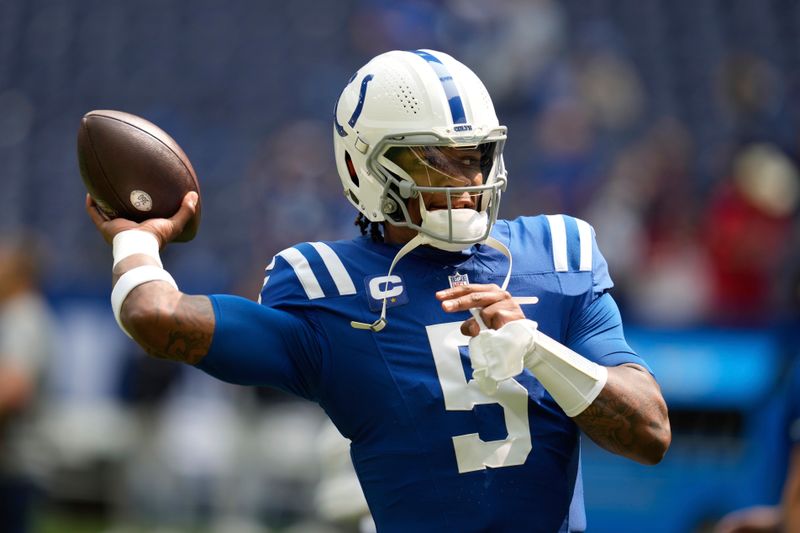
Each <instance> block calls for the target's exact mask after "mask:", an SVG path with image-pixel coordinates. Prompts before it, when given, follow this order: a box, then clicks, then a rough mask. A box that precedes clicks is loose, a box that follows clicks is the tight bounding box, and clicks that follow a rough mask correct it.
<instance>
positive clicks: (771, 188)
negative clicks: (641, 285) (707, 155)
mask: <svg viewBox="0 0 800 533" xmlns="http://www.w3.org/2000/svg"><path fill="white" fill-rule="evenodd" d="M798 200H800V184H799V183H798V175H797V169H796V168H795V166H794V164H793V163H792V162H791V160H789V158H788V157H786V155H784V154H783V153H782V152H781V151H780V150H778V149H776V148H775V147H774V146H771V145H767V144H755V145H749V146H746V147H744V148H743V149H742V150H741V151H740V152H739V153H738V154H737V155H736V156H735V158H734V161H733V169H732V176H731V179H730V180H727V181H725V182H723V183H721V184H720V185H719V186H718V187H717V189H716V191H714V193H713V194H712V197H711V201H710V204H711V205H710V208H709V212H708V219H707V221H706V227H705V231H706V242H707V246H708V250H709V253H710V254H711V261H712V263H711V266H712V276H713V283H714V287H713V290H714V293H713V315H712V316H713V320H714V321H715V322H718V323H721V324H725V325H763V324H768V323H770V321H771V320H772V319H774V318H775V315H776V311H777V307H776V305H775V304H776V302H775V298H774V291H773V289H774V286H775V279H776V275H777V273H778V272H779V270H780V269H781V267H782V266H783V262H784V261H785V260H786V258H787V257H788V252H789V250H787V247H788V244H789V239H790V235H791V229H792V219H793V215H794V214H795V212H796V209H797V205H798Z"/></svg>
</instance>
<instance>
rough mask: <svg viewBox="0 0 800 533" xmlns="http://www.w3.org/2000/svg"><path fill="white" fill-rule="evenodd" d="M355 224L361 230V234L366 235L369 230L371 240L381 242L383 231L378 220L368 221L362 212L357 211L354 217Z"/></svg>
mask: <svg viewBox="0 0 800 533" xmlns="http://www.w3.org/2000/svg"><path fill="white" fill-rule="evenodd" d="M355 225H356V226H358V229H359V230H361V235H366V234H367V231H369V236H370V238H371V239H372V242H383V232H382V231H381V224H380V223H379V222H370V221H369V219H368V218H367V217H365V216H364V214H363V213H359V214H358V216H357V217H356V221H355Z"/></svg>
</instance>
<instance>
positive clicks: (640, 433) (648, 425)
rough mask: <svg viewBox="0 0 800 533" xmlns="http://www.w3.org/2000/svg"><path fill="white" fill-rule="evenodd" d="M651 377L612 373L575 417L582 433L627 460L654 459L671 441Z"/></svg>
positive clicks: (638, 373) (626, 369)
mask: <svg viewBox="0 0 800 533" xmlns="http://www.w3.org/2000/svg"><path fill="white" fill-rule="evenodd" d="M654 391H657V385H655V381H654V380H653V379H652V377H650V375H649V373H647V372H646V371H644V370H640V369H637V368H634V367H627V365H623V366H621V367H617V368H614V369H609V380H608V383H607V384H606V387H605V388H604V389H603V391H602V392H601V393H600V395H599V396H598V397H597V398H596V399H595V401H594V402H592V404H591V405H590V406H589V407H587V408H586V410H585V411H584V412H582V413H581V414H579V415H578V416H576V417H575V419H574V420H575V422H576V423H577V424H578V426H579V427H580V428H581V430H582V431H583V432H584V433H585V434H586V435H588V436H589V437H590V438H591V439H592V440H593V441H594V442H596V443H597V444H598V445H599V446H601V447H603V448H605V449H606V450H608V451H610V452H612V453H617V454H620V455H624V456H627V457H632V458H636V457H652V456H653V455H659V454H658V450H659V449H660V448H661V447H662V446H663V443H664V442H665V441H664V439H666V442H668V441H669V436H668V435H669V433H670V429H669V419H668V418H667V412H666V406H665V405H664V403H663V401H662V400H660V397H661V396H660V394H656V395H654V394H653V392H654Z"/></svg>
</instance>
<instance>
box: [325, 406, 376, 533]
mask: <svg viewBox="0 0 800 533" xmlns="http://www.w3.org/2000/svg"><path fill="white" fill-rule="evenodd" d="M317 448H318V453H319V460H320V466H321V472H320V481H319V484H318V485H317V488H316V491H315V495H314V504H315V506H316V509H317V514H318V515H319V516H320V517H321V518H322V519H323V520H325V521H326V522H328V523H331V524H337V525H338V526H339V527H340V529H341V530H342V531H343V532H347V531H349V532H355V531H360V532H361V533H369V532H374V531H375V522H374V521H373V520H372V516H371V515H370V513H369V507H368V506H367V500H366V498H365V497H364V492H363V491H362V490H361V485H360V484H359V482H358V477H357V476H356V471H355V469H354V468H353V462H352V460H351V459H350V441H349V440H347V439H346V438H345V437H343V436H342V435H341V433H339V430H338V429H336V426H334V425H333V422H330V421H327V420H326V421H325V423H324V424H323V427H322V431H320V434H319V437H318V439H317Z"/></svg>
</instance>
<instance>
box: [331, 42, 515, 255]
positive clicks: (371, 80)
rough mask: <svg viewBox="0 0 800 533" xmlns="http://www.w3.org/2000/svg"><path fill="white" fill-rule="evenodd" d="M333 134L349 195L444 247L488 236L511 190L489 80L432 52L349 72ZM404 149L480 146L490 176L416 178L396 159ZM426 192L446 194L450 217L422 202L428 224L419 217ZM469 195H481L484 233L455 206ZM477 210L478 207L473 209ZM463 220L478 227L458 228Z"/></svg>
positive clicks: (374, 218)
mask: <svg viewBox="0 0 800 533" xmlns="http://www.w3.org/2000/svg"><path fill="white" fill-rule="evenodd" d="M333 139H334V150H335V156H336V166H337V170H338V172H339V177H340V178H341V180H342V185H343V186H344V192H345V196H346V197H347V199H348V200H349V201H350V202H351V203H352V204H353V205H354V206H355V207H356V208H357V209H358V210H359V211H360V212H361V213H363V215H364V216H365V217H366V218H367V219H368V220H369V221H371V222H382V221H386V222H388V223H390V224H394V225H397V226H407V227H409V228H412V229H414V230H417V231H418V232H419V234H420V235H423V236H424V237H425V238H426V239H427V242H426V243H427V244H432V245H434V246H437V243H438V244H440V245H441V246H440V247H442V248H445V249H464V248H467V247H469V246H470V245H472V244H475V243H478V242H483V241H485V240H486V238H487V237H488V236H489V232H490V231H491V228H492V225H493V224H494V222H495V221H496V219H497V211H498V208H499V205H500V196H501V193H502V191H504V190H505V187H506V172H505V167H504V164H503V146H504V144H505V139H506V127H505V126H501V125H500V124H499V122H498V120H497V116H496V114H495V111H494V106H493V104H492V100H491V97H490V96H489V93H488V92H487V91H486V88H485V87H484V85H483V83H482V82H481V81H480V79H478V77H477V76H476V75H475V73H473V72H472V71H471V70H470V69H469V68H467V67H466V66H465V65H463V64H462V63H460V62H458V61H456V60H455V59H453V58H452V57H450V56H449V55H447V54H445V53H442V52H437V51H433V50H414V51H392V52H387V53H384V54H381V55H379V56H377V57H375V58H374V59H372V60H371V61H370V62H369V63H367V64H366V65H364V66H363V67H362V68H361V69H359V70H358V71H357V72H356V73H355V74H354V75H353V76H352V77H351V78H350V81H349V82H348V84H347V86H346V87H345V88H344V90H343V91H342V94H341V95H340V96H339V99H338V100H337V102H336V107H335V110H334V128H333ZM395 147H443V148H465V149H469V148H471V149H478V150H480V152H479V153H480V154H481V156H480V170H481V173H482V177H483V183H482V184H480V185H467V184H464V186H460V185H458V184H457V183H456V184H455V186H454V184H453V183H450V184H448V185H447V186H443V184H442V183H441V182H440V183H436V184H435V185H437V186H431V184H430V183H416V182H415V181H414V179H412V177H411V176H410V175H409V173H408V172H406V171H405V170H404V169H403V168H402V167H401V166H400V165H398V164H396V158H395V159H394V160H392V159H390V158H389V157H387V151H389V150H390V149H392V148H395ZM395 153H396V151H395ZM431 168H433V167H431ZM434 171H436V169H434ZM440 181H441V180H440ZM420 193H444V194H445V196H446V197H447V210H446V211H444V209H442V210H441V211H442V213H441V215H444V214H445V213H446V218H442V217H437V221H436V223H433V222H431V223H430V224H426V222H425V218H426V213H425V206H424V202H422V201H420V211H421V214H422V218H423V221H422V223H420V224H416V223H414V222H413V221H412V217H411V215H410V213H409V210H408V207H407V201H408V199H409V198H413V197H417V196H418V195H419V194H420ZM464 193H468V194H470V195H471V196H473V198H476V199H477V201H476V202H475V205H476V208H475V210H477V211H478V213H479V214H480V215H481V219H480V223H479V224H477V227H478V229H477V231H476V218H475V217H470V216H454V215H465V213H457V211H466V210H464V209H462V210H459V209H454V208H453V205H452V203H451V200H450V198H451V197H452V196H453V195H457V194H464ZM475 210H470V212H471V213H472V214H473V215H474V214H475ZM428 216H429V215H428ZM429 218H433V217H430V216H429ZM484 221H485V223H484ZM460 224H461V225H465V224H470V228H468V229H466V230H462V231H459V225H460ZM448 243H449V245H450V247H449V248H448V247H447V244H448Z"/></svg>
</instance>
